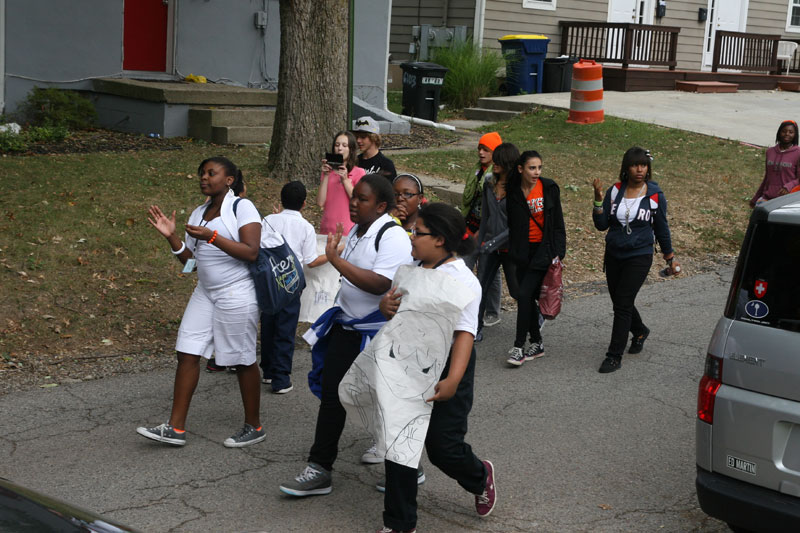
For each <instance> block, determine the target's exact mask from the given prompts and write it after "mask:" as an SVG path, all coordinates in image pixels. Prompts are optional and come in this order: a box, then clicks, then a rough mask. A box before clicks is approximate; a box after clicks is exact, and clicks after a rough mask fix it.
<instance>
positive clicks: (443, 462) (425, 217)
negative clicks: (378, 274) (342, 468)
mask: <svg viewBox="0 0 800 533" xmlns="http://www.w3.org/2000/svg"><path fill="white" fill-rule="evenodd" d="M474 246H475V241H474V240H473V239H471V238H469V234H468V233H467V228H466V224H465V223H464V218H463V217H462V216H461V213H459V211H458V210H457V209H456V208H454V207H451V206H449V205H447V204H443V203H433V204H428V205H426V206H425V207H424V208H423V209H421V210H420V212H419V215H418V218H417V222H416V225H415V227H414V228H413V229H412V231H411V255H412V256H413V257H414V258H415V259H417V260H418V261H419V266H421V267H422V268H435V269H437V270H439V271H441V272H445V273H447V274H449V275H451V276H452V277H453V278H455V279H456V280H457V281H459V282H461V283H462V284H463V285H464V286H466V287H468V288H469V290H471V291H472V293H473V294H474V296H475V298H474V299H473V300H472V301H471V302H470V303H469V304H467V306H466V307H465V308H464V310H463V312H462V313H461V316H460V317H459V319H458V321H457V322H456V327H455V331H454V334H453V339H452V345H451V347H450V355H449V357H448V359H447V362H446V364H445V367H444V371H443V372H442V374H441V376H440V377H439V381H438V382H437V383H436V385H435V387H434V390H435V394H434V395H433V396H432V397H430V398H426V400H427V401H429V402H433V410H432V412H431V416H430V424H429V426H428V432H427V435H426V436H425V450H426V451H427V453H428V458H429V459H430V461H431V463H433V464H434V465H435V466H436V467H437V468H439V469H440V470H441V471H442V472H444V473H445V474H447V475H448V476H450V477H451V478H453V479H455V480H456V481H457V482H458V484H459V485H461V486H462V487H463V488H464V489H466V490H467V491H469V492H471V493H472V494H474V495H475V510H476V511H477V513H478V516H480V517H481V518H483V517H486V516H488V515H489V514H490V513H491V512H492V510H493V509H494V505H495V500H496V492H495V480H494V466H493V465H492V463H491V462H490V461H482V460H480V459H478V457H476V456H475V454H474V453H473V452H472V448H471V447H470V445H469V444H467V443H466V442H464V436H465V435H466V432H467V418H468V416H469V412H470V409H471V408H472V397H473V382H474V376H475V349H474V347H473V341H474V338H475V333H476V332H477V329H478V308H479V306H480V302H481V287H480V284H479V283H478V280H477V278H475V275H474V274H473V273H472V272H471V270H470V269H469V268H467V266H466V265H465V264H464V261H463V260H462V259H460V258H459V257H457V256H459V255H469V254H470V253H471V252H472V249H473V248H474ZM400 299H401V294H400V292H395V289H391V290H389V292H387V293H386V295H385V296H384V297H383V298H382V299H381V303H380V310H381V312H382V313H383V315H384V316H386V317H387V318H389V319H390V320H391V318H392V317H394V316H395V314H397V310H398V308H399V307H400ZM384 464H385V467H386V494H385V497H384V512H383V524H384V527H383V529H382V530H379V531H382V532H385V533H391V532H404V531H416V526H417V469H416V468H410V467H408V466H404V465H401V464H398V463H395V462H392V461H390V460H389V459H388V458H387V459H386V461H385V462H384Z"/></svg>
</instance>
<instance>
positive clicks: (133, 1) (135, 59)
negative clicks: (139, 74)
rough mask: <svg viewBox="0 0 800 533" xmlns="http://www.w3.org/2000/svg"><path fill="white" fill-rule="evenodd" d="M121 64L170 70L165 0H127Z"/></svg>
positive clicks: (129, 68) (161, 70)
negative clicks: (168, 68)
mask: <svg viewBox="0 0 800 533" xmlns="http://www.w3.org/2000/svg"><path fill="white" fill-rule="evenodd" d="M122 68H123V69H124V70H149V71H154V72H164V71H166V70H167V2H166V0H125V8H124V21H123V37H122Z"/></svg>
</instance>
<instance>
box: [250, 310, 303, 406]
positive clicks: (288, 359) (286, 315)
mask: <svg viewBox="0 0 800 533" xmlns="http://www.w3.org/2000/svg"><path fill="white" fill-rule="evenodd" d="M299 316H300V298H297V300H295V301H294V302H292V303H290V304H289V305H287V306H286V307H284V308H283V309H280V310H279V311H278V312H277V313H275V314H273V315H268V314H266V313H261V364H260V366H261V374H262V375H263V376H264V377H265V378H268V379H271V380H272V390H275V391H276V390H281V389H285V388H287V387H290V386H291V385H292V378H291V374H292V359H293V357H294V336H295V333H297V319H298V318H299Z"/></svg>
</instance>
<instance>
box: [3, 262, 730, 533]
mask: <svg viewBox="0 0 800 533" xmlns="http://www.w3.org/2000/svg"><path fill="white" fill-rule="evenodd" d="M730 275H731V271H730V269H729V268H727V267H726V268H724V269H722V270H721V272H715V273H706V274H701V275H696V276H693V277H686V278H682V279H677V280H669V281H666V282H659V283H654V284H650V285H647V286H645V287H644V288H643V290H642V292H641V293H640V295H639V300H638V302H639V309H640V311H641V313H642V316H643V317H644V319H645V322H646V323H647V324H648V325H649V326H650V328H651V330H652V333H651V335H650V338H649V340H648V341H647V343H646V345H645V349H644V352H643V353H642V354H639V355H636V356H626V357H625V358H624V359H623V365H622V368H621V369H620V370H619V371H617V372H615V373H613V374H606V375H601V374H599V373H598V372H597V367H598V366H599V365H600V362H601V360H602V358H603V354H604V353H605V347H606V346H607V343H608V340H609V336H610V330H611V318H612V316H611V305H610V301H609V299H608V296H607V295H606V294H605V293H603V294H597V295H593V296H585V297H582V298H579V299H574V300H570V301H567V302H566V303H565V306H564V309H563V311H562V314H561V316H559V317H558V319H557V320H555V321H553V322H548V324H547V325H546V327H545V329H544V341H545V348H546V353H547V355H546V357H544V358H542V359H539V360H537V361H533V362H528V363H526V364H525V365H524V366H522V367H521V368H510V367H508V366H507V365H506V364H505V358H506V351H507V349H508V348H509V347H510V340H511V339H512V337H513V314H510V313H504V314H503V321H502V322H501V323H500V324H498V325H497V326H493V327H491V328H488V329H487V335H486V340H484V342H483V343H481V344H480V345H479V348H478V366H477V373H476V374H477V375H476V389H475V394H476V397H475V405H474V408H473V411H472V416H471V418H470V432H469V434H468V441H469V442H470V443H471V444H472V445H473V448H474V449H475V451H476V453H477V454H478V455H479V456H480V457H481V458H488V459H491V460H492V461H493V462H494V464H495V468H496V472H497V490H498V505H497V507H496V509H495V511H494V513H493V514H492V515H491V516H490V517H488V518H487V519H484V520H482V519H479V518H478V517H477V516H476V514H475V512H474V507H473V498H472V496H471V495H469V494H467V493H466V492H464V491H463V490H462V489H461V488H460V487H459V486H458V485H457V484H456V483H455V482H453V481H452V480H450V479H449V478H447V477H446V476H445V475H444V474H442V473H441V472H439V471H438V470H436V469H435V468H434V467H432V466H430V465H429V464H428V463H427V459H424V460H423V464H424V465H426V466H427V468H426V473H427V477H428V481H427V482H426V483H425V484H424V485H423V486H422V487H421V490H420V493H419V523H418V527H419V531H420V532H427V531H431V532H432V531H439V532H456V531H482V532H522V531H533V532H583V531H587V532H588V531H591V532H617V531H619V532H622V531H625V532H630V531H637V532H638V531H642V532H651V531H664V532H689V531H695V532H715V531H725V530H726V528H725V526H724V524H721V523H720V522H717V521H715V520H712V519H710V518H708V517H706V516H705V515H704V514H703V513H702V511H700V509H699V508H698V506H697V501H696V498H695V491H694V475H695V462H694V424H695V401H696V400H695V398H696V393H697V384H698V380H699V378H700V375H701V373H702V368H703V361H704V356H705V351H706V345H707V343H708V339H709V336H710V333H711V331H712V328H713V326H714V324H715V322H716V320H717V318H718V317H719V316H720V314H721V311H722V306H723V303H724V300H725V296H726V293H727V286H728V283H729V281H730ZM309 367H310V364H309V352H308V350H307V349H305V348H302V349H299V350H298V351H297V352H296V355H295V390H294V391H293V392H291V393H289V394H286V395H282V396H277V395H273V394H270V393H268V392H265V393H264V396H263V401H262V420H264V421H265V423H266V426H267V428H268V438H267V440H266V441H265V442H264V443H261V444H258V445H255V446H252V447H249V448H244V449H228V448H224V447H223V446H222V441H223V440H224V439H225V438H226V437H228V436H229V435H231V434H232V433H233V432H234V431H235V430H236V429H238V427H239V425H240V424H241V417H242V413H241V403H240V399H239V393H238V389H237V386H236V378H235V376H233V375H230V374H222V375H209V374H206V373H203V375H202V378H201V382H200V385H199V387H198V390H197V393H196V395H195V398H194V402H193V405H192V409H191V412H190V417H189V427H188V430H189V435H188V442H187V445H186V446H185V447H183V448H172V447H169V446H166V445H162V444H160V443H156V442H153V441H149V440H146V439H144V438H142V437H140V436H138V435H137V434H136V432H135V429H136V427H137V426H138V425H142V424H148V425H150V424H157V423H160V422H162V421H163V420H166V419H167V417H168V413H169V405H170V396H171V388H172V373H171V372H153V373H148V374H139V375H124V376H119V377H116V378H109V379H103V380H98V381H92V382H85V383H76V384H70V385H64V386H59V387H56V388H51V389H41V390H35V391H29V392H25V393H15V394H10V395H7V396H4V397H2V398H0V412H2V419H1V420H2V423H0V457H2V458H3V459H2V463H0V476H2V477H5V478H8V479H11V480H13V481H16V482H18V483H20V484H23V485H26V486H28V487H30V488H33V489H36V490H40V491H43V492H45V493H47V494H49V495H52V496H55V497H58V498H62V499H66V500H68V501H70V502H73V503H76V504H78V505H80V506H83V507H87V508H90V509H92V510H95V511H98V512H100V513H103V514H105V515H107V516H109V517H112V518H114V519H117V520H119V521H122V522H123V523H127V524H129V525H131V526H133V527H136V528H139V529H141V530H143V531H154V532H155V531H269V532H273V531H281V532H294V531H297V532H301V531H302V532H307V531H334V532H340V531H362V532H365V531H374V530H375V529H377V528H378V527H380V526H381V511H382V503H383V500H382V496H381V495H380V494H379V493H378V492H376V491H375V489H374V483H375V481H376V480H377V479H378V478H379V477H380V476H381V470H382V467H381V466H380V465H377V466H364V465H361V464H360V463H359V458H360V455H361V452H362V451H363V449H364V448H365V447H366V446H368V445H369V438H368V437H367V436H366V435H365V433H364V432H363V431H362V430H361V429H360V428H359V427H357V426H356V425H355V422H354V421H352V422H351V421H349V422H348V426H347V428H346V430H345V434H344V436H343V438H342V441H341V453H340V456H339V460H338V462H337V464H336V466H335V468H336V470H335V472H334V490H333V493H332V494H330V495H328V496H315V497H310V498H306V499H293V498H290V497H287V496H284V495H283V494H282V493H280V492H279V490H278V485H279V484H280V482H281V481H283V480H286V479H289V478H291V477H293V476H294V475H295V474H297V473H298V472H299V471H300V470H301V468H302V467H303V465H304V459H305V457H306V454H307V452H308V448H309V446H310V444H311V440H312V435H313V430H314V421H315V416H316V408H317V400H316V399H315V398H314V397H313V396H312V395H311V393H310V392H309V391H308V389H307V387H305V386H304V384H305V374H306V373H307V371H308V369H309Z"/></svg>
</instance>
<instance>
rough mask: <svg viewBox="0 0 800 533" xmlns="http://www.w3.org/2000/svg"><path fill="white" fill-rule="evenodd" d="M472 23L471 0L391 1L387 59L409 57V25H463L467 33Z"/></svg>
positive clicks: (395, 60) (410, 39) (473, 8)
mask: <svg viewBox="0 0 800 533" xmlns="http://www.w3.org/2000/svg"><path fill="white" fill-rule="evenodd" d="M445 5H447V11H446V12H445ZM474 23H475V0H449V1H445V0H433V1H432V0H421V1H420V0H392V28H391V35H390V37H389V53H390V54H391V60H392V61H393V62H399V61H408V60H409V59H411V56H410V55H409V53H408V45H409V44H410V43H411V41H412V38H411V28H412V27H413V26H419V25H421V24H430V25H432V26H467V33H469V34H471V33H472V26H473V24H474Z"/></svg>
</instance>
